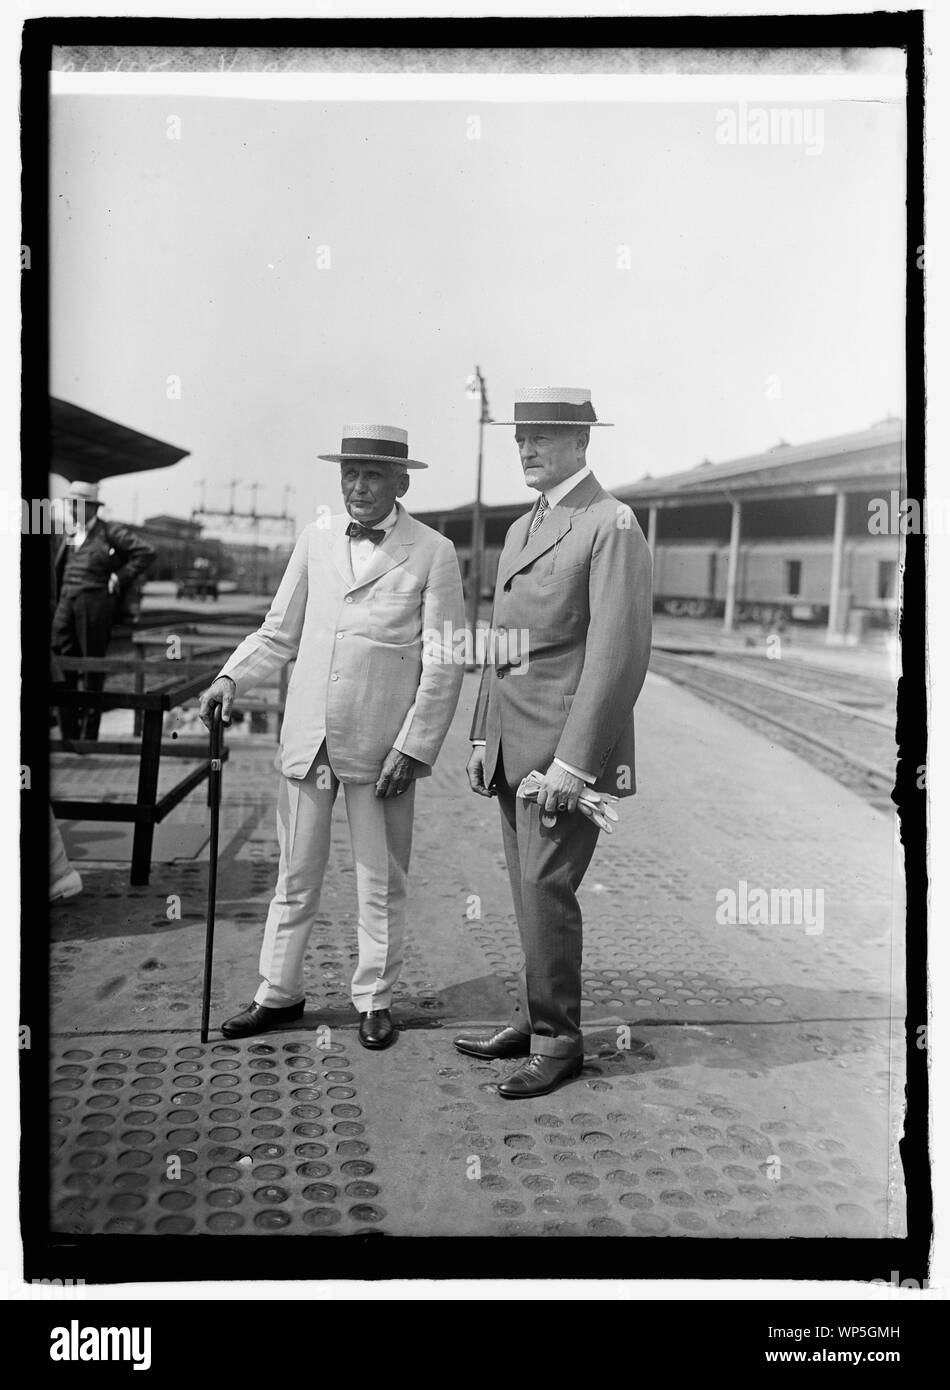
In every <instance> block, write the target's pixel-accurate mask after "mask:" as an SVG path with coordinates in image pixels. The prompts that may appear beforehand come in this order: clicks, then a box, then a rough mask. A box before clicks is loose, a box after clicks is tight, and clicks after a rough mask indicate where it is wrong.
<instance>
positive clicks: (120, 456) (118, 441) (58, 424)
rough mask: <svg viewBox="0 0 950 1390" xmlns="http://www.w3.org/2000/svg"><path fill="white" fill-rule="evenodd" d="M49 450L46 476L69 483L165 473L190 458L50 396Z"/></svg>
mask: <svg viewBox="0 0 950 1390" xmlns="http://www.w3.org/2000/svg"><path fill="white" fill-rule="evenodd" d="M50 446H51V447H50V472H51V473H58V474H59V475H60V477H62V478H66V479H67V480H68V481H69V482H71V483H76V482H81V483H100V482H102V481H103V479H104V478H117V477H119V476H121V475H122V474H124V473H144V472H146V471H148V470H149V469H152V468H169V467H170V466H171V465H172V464H173V463H178V462H179V461H180V460H181V459H183V458H187V457H188V454H189V453H190V450H188V449H179V448H178V447H177V446H176V445H174V444H166V443H165V442H164V440H161V439H154V438H153V437H152V436H151V435H148V434H142V433H141V431H140V430H133V429H130V428H129V426H128V425H120V424H117V422H116V421H115V420H107V419H105V418H104V416H102V415H94V414H93V413H92V411H91V410H84V409H83V408H82V406H78V405H72V404H71V403H70V402H69V401H61V400H57V399H56V398H55V397H53V398H51V400H50Z"/></svg>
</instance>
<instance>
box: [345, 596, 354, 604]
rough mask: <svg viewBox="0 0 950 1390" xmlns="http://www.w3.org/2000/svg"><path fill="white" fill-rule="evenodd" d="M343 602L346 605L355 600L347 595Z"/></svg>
mask: <svg viewBox="0 0 950 1390" xmlns="http://www.w3.org/2000/svg"><path fill="white" fill-rule="evenodd" d="M343 602H344V603H352V602H353V600H352V599H351V598H350V597H349V595H347V597H346V598H345V599H344V600H343Z"/></svg>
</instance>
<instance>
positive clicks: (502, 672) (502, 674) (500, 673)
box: [497, 671, 505, 681]
mask: <svg viewBox="0 0 950 1390" xmlns="http://www.w3.org/2000/svg"><path fill="white" fill-rule="evenodd" d="M497 674H498V679H499V680H500V681H503V680H504V679H505V673H504V671H499V672H498V673H497Z"/></svg>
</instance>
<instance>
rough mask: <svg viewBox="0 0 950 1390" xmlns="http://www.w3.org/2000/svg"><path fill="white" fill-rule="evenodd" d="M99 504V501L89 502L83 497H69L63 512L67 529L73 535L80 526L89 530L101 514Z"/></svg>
mask: <svg viewBox="0 0 950 1390" xmlns="http://www.w3.org/2000/svg"><path fill="white" fill-rule="evenodd" d="M99 506H100V504H99V503H98V502H87V501H85V499H84V498H82V497H67V498H66V501H65V506H64V512H63V517H64V521H65V529H66V531H67V532H68V533H69V534H70V535H72V533H73V532H74V531H75V530H77V528H78V527H80V526H82V527H84V528H85V529H86V530H88V529H89V527H90V526H91V525H92V523H93V522H94V521H95V519H96V517H97V516H98V515H99Z"/></svg>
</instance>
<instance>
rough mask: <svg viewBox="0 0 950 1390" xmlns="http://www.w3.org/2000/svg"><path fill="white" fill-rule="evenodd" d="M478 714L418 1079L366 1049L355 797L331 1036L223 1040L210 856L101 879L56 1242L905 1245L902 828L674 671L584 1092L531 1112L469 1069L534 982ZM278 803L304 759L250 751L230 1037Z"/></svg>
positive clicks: (81, 941)
mask: <svg viewBox="0 0 950 1390" xmlns="http://www.w3.org/2000/svg"><path fill="white" fill-rule="evenodd" d="M474 693H475V680H474V677H472V676H466V681H465V686H464V690H463V697H462V701H461V703H460V707H459V711H458V714H457V716H456V719H455V722H454V725H453V728H452V731H451V733H450V736H449V738H448V740H447V743H446V747H445V749H444V750H443V753H442V757H441V759H440V762H439V765H438V767H437V769H436V772H435V775H434V776H433V777H432V778H430V779H427V782H426V783H423V784H421V786H420V788H419V793H418V800H417V812H416V830H415V845H414V851H413V874H412V882H411V893H412V917H411V921H412V929H411V935H410V939H409V946H408V955H407V960H406V967H405V971H404V975H403V979H402V982H401V985H400V989H399V993H398V995H397V997H396V1000H395V1004H394V1017H395V1019H396V1022H397V1024H398V1025H399V1028H400V1033H399V1037H398V1040H397V1043H396V1045H395V1046H394V1047H392V1048H391V1049H390V1050H389V1051H387V1052H383V1053H371V1052H367V1051H365V1050H363V1049H362V1048H361V1047H360V1046H359V1044H358V1041H357V1034H356V1015H355V1013H354V1012H353V1011H352V1009H351V1006H350V1004H349V999H348V990H347V986H348V978H349V974H350V971H351V968H352V963H353V959H354V955H355V934H356V924H355V893H354V888H353V870H352V865H351V863H350V862H349V845H348V838H347V834H346V825H345V820H344V817H343V810H342V798H341V802H340V804H339V805H338V813H337V816H336V819H335V824H334V832H333V853H332V857H331V865H330V869H329V871H328V875H327V880H326V884H325V890H324V896H323V901H322V904H321V911H320V917H319V919H318V921H317V924H316V927H315V930H314V933H313V936H312V939H311V945H310V950H309V955H308V989H309V992H308V1007H307V1013H306V1015H305V1017H304V1019H303V1020H302V1021H301V1023H300V1024H294V1025H291V1026H289V1027H287V1028H286V1029H282V1030H279V1031H275V1032H273V1033H268V1034H265V1035H262V1036H259V1037H257V1038H252V1039H249V1040H247V1041H245V1042H241V1043H233V1042H228V1041H226V1040H224V1039H222V1038H221V1037H220V1034H219V1033H218V1032H217V1031H216V1030H214V1029H213V1031H212V1036H211V1039H210V1041H209V1043H208V1044H207V1045H206V1046H204V1047H203V1046H201V1044H200V1043H199V1041H198V1019H199V990H200V972H201V960H202V950H203V936H204V931H203V924H204V910H205V886H206V873H207V849H206V847H205V848H198V847H196V844H195V843H192V844H191V850H190V852H189V856H188V857H184V856H183V857H179V858H171V859H170V860H169V861H168V862H164V863H159V864H156V866H155V868H154V870H153V873H152V880H151V883H150V884H149V886H148V887H142V888H129V886H128V884H127V882H126V879H127V868H126V866H125V865H124V864H119V863H112V862H108V861H95V860H92V859H91V858H90V859H88V860H87V861H86V862H80V863H78V865H77V867H79V868H80V870H81V872H82V874H83V878H84V883H85V891H84V893H83V895H82V896H80V897H78V898H75V899H72V900H69V901H67V902H65V903H62V904H59V905H56V906H54V907H53V908H52V910H51V914H52V933H53V943H52V982H51V989H52V997H53V1019H52V1027H53V1032H54V1034H55V1037H54V1044H55V1047H54V1056H53V1059H52V1065H51V1070H50V1078H51V1098H50V1099H51V1107H52V1109H51V1117H52V1124H53V1128H52V1140H53V1146H54V1151H53V1156H52V1164H53V1167H52V1174H53V1177H52V1202H51V1212H52V1222H53V1228H54V1230H56V1231H57V1232H59V1233H61V1234H62V1235H63V1236H66V1237H68V1236H69V1235H70V1234H75V1233H81V1232H108V1233H119V1234H121V1233H128V1234H130V1235H132V1234H138V1235H155V1236H159V1235H162V1234H171V1235H176V1234H177V1235H188V1234H201V1235H213V1234H217V1235H220V1236H221V1237H222V1238H226V1237H227V1236H228V1235H230V1234H239V1235H266V1234H277V1235H279V1234H282V1233H285V1234H291V1235H300V1234H307V1233H309V1234H314V1235H327V1236H340V1235H352V1234H358V1233H362V1232H366V1231H373V1232H377V1233H381V1234H383V1235H391V1236H396V1235H408V1234H412V1235H461V1236H467V1235H480V1236H485V1235H496V1236H511V1237H517V1236H523V1235H542V1234H543V1235H551V1236H565V1237H568V1236H581V1235H583V1236H590V1235H604V1236H620V1235H626V1236H651V1237H656V1238H657V1239H663V1238H666V1237H671V1236H688V1237H693V1238H696V1239H707V1238H713V1239H717V1238H719V1239H721V1238H729V1237H734V1236H746V1237H748V1236H760V1237H776V1236H854V1237H858V1236H861V1237H867V1236H872V1237H873V1236H899V1235H902V1234H904V1232H905V1197H904V1189H903V1178H902V1172H901V1166H900V1161H899V1156H898V1148H897V1145H898V1141H899V1139H900V1137H901V1132H902V1126H903V1110H902V1105H903V1100H902V1097H903V1083H904V1074H903V1056H904V1027H905V1021H904V1007H903V998H902V992H901V991H902V981H903V978H904V971H903V959H902V942H903V909H902V901H901V858H900V846H899V843H898V840H897V838H896V834H895V827H894V823H893V820H892V818H891V817H890V816H889V815H888V814H887V813H886V812H885V811H884V810H882V809H878V808H875V806H873V805H871V804H869V803H868V802H867V800H865V799H863V798H861V797H859V796H858V795H857V794H855V793H854V792H853V791H850V790H848V789H847V788H846V787H843V786H841V785H840V784H839V783H838V782H836V781H834V780H833V779H832V778H831V777H829V776H828V775H826V774H825V773H823V772H821V771H819V770H818V769H816V768H814V767H812V766H809V765H808V764H807V763H805V762H803V761H802V760H801V759H800V758H798V757H797V756H796V755H795V754H794V753H793V752H791V751H789V750H787V749H784V748H782V747H780V746H777V745H776V744H775V743H774V742H773V741H772V740H770V738H769V737H768V736H767V735H765V734H762V733H758V732H755V731H753V730H750V729H748V728H746V727H744V726H743V725H742V724H740V723H739V722H737V721H736V720H735V719H734V718H732V717H731V716H730V715H729V714H728V713H727V712H726V711H724V710H722V709H720V708H717V707H715V706H714V705H712V704H709V703H707V702H706V701H704V700H701V699H699V698H697V696H696V695H695V694H693V693H691V692H690V691H689V690H688V689H686V688H684V687H683V686H681V685H678V684H674V683H672V682H670V681H667V680H665V679H663V678H661V677H659V676H657V675H653V674H651V675H650V676H649V677H648V679H647V683H646V685H645V687H644V691H643V694H642V696H641V701H640V704H639V705H638V754H639V763H638V784H639V786H640V791H639V793H638V795H637V796H636V797H635V798H634V799H632V800H628V801H625V802H623V803H622V804H621V806H620V808H619V809H620V823H619V826H618V827H617V828H616V832H615V833H614V834H613V835H612V836H609V837H607V836H603V837H602V838H601V843H600V845H599V846H598V849H597V852H596V854H595V857H594V860H593V863H592V865H591V868H590V870H589V872H588V874H587V878H586V880H585V883H584V886H583V889H582V901H583V906H584V914H585V956H584V960H585V971H584V988H585V1000H584V1028H585V1040H586V1054H585V1055H586V1061H585V1066H584V1069H583V1072H582V1073H581V1076H580V1077H579V1079H578V1080H577V1081H575V1082H573V1083H571V1084H569V1085H566V1086H564V1087H562V1088H561V1089H560V1090H558V1091H556V1092H554V1093H553V1094H551V1095H549V1096H546V1097H544V1098H542V1099H539V1100H536V1101H531V1102H525V1103H515V1102H506V1101H504V1100H502V1099H501V1098H500V1097H499V1096H498V1094H497V1092H496V1091H495V1089H494V1088H495V1085H496V1083H497V1082H498V1080H500V1079H501V1078H502V1077H503V1075H504V1074H505V1072H506V1071H507V1070H508V1069H509V1068H510V1067H511V1065H512V1064H510V1063H509V1064H490V1063H480V1062H478V1061H476V1060H475V1059H472V1058H467V1057H463V1056H461V1055H459V1054H458V1053H456V1052H455V1050H454V1049H453V1047H452V1037H453V1036H454V1034H455V1033H456V1032H457V1031H459V1030H461V1029H462V1028H468V1027H470V1026H472V1025H476V1024H485V1025H486V1026H487V1025H491V1024H494V1023H497V1022H499V1021H503V1020H504V1018H505V1016H506V1013H507V1009H508V1006H509V1000H510V995H511V992H512V989H513V987H514V981H515V971H516V969H517V965H518V945H517V933H516V928H515V924H514V918H513V913H512V908H511V902H510V898H509V893H508V888H507V880H506V875H505V872H504V861H503V854H502V847H501V838H500V830H499V825H498V821H497V815H498V813H497V808H496V807H495V805H494V804H493V803H491V802H487V801H484V800H482V799H480V798H477V797H475V796H473V795H472V794H471V793H470V792H469V791H468V789H467V786H466V783H465V776H464V765H465V761H466V759H467V754H468V742H467V738H466V733H467V730H468V726H469V719H470V713H471V706H472V704H473V701H474ZM89 762H90V764H92V763H93V762H94V757H90V759H89ZM276 778H277V773H276V772H275V770H274V768H273V743H272V740H271V739H270V738H266V737H263V738H258V739H255V738H250V737H249V738H245V739H243V740H239V739H237V738H235V739H233V740H232V741H231V759H230V762H229V764H228V767H227V769H226V771H225V776H224V801H223V810H222V836H221V861H220V870H219V880H218V927H217V934H216V968H215V976H214V988H213V994H212V1022H213V1024H214V1023H220V1021H221V1020H222V1019H224V1018H225V1017H227V1016H229V1014H231V1013H233V1012H235V1011H236V1010H237V1008H238V1007H239V1006H240V1005H241V1004H242V1003H243V1002H245V1001H246V1000H248V999H250V998H251V996H252V994H253V992H254V989H255V987H256V983H257V978H258V977H257V971H256V964H257V956H258V950H259V947H260V938H261V931H262V927H263V921H264V915H265V911H266V905H267V902H268V900H269V897H270V893H271V891H272V886H273V878H274V872H275V865H276V834H275V828H274V796H275V789H276V788H275V784H276ZM206 817H207V808H206V806H205V804H204V798H203V796H198V795H196V796H192V797H190V798H189V799H188V800H187V801H185V802H184V803H182V804H181V805H180V806H179V807H178V808H176V811H175V812H174V818H175V819H176V823H178V824H179V825H181V826H182V827H189V828H190V829H191V830H192V832H194V833H195V834H197V832H198V831H199V830H200V827H201V826H202V825H203V824H205V822H206ZM187 840H188V837H187V836H185V837H183V840H182V843H183V844H184V843H185V842H186V841H187ZM199 840H200V837H199ZM763 895H764V896H763ZM753 904H757V907H755V908H753ZM923 1021H924V1020H921V1023H923ZM886 1273H887V1272H886V1271H882V1275H884V1276H885V1277H886Z"/></svg>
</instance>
